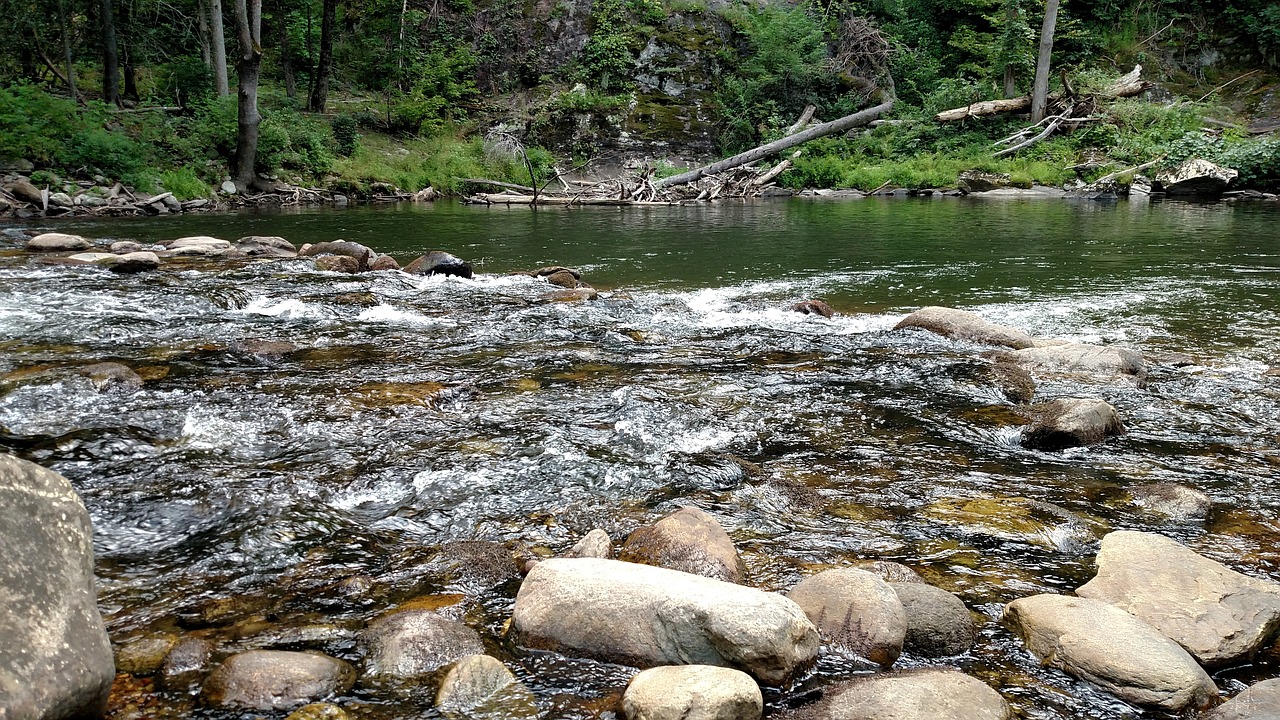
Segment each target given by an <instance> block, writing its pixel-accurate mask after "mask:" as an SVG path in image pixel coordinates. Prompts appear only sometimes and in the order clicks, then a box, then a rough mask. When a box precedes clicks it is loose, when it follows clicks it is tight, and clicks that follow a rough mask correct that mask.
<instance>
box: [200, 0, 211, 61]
mask: <svg viewBox="0 0 1280 720" xmlns="http://www.w3.org/2000/svg"><path fill="white" fill-rule="evenodd" d="M196 18H197V21H196V35H197V36H199V38H200V60H201V61H202V62H203V63H204V66H205V67H206V68H211V67H212V66H213V48H211V47H209V0H199V2H198V4H197V5H196Z"/></svg>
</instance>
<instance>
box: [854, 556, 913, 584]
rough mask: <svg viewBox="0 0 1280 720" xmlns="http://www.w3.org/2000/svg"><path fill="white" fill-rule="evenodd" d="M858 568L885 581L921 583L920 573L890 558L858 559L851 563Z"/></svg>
mask: <svg viewBox="0 0 1280 720" xmlns="http://www.w3.org/2000/svg"><path fill="white" fill-rule="evenodd" d="M853 566H854V567H855V568H857V569H858V570H865V571H867V572H869V573H871V574H872V575H875V576H876V577H878V578H880V579H881V580H884V581H885V582H887V583H923V582H924V578H922V577H920V573H917V572H916V571H915V570H912V569H911V568H909V567H907V566H906V565H903V564H902V563H896V562H893V561H892V560H858V561H857V562H855V563H854V564H853Z"/></svg>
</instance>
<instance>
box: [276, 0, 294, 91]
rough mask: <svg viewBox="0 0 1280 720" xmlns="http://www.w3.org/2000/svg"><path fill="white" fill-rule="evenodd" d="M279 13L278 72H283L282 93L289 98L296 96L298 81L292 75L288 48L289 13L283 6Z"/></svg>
mask: <svg viewBox="0 0 1280 720" xmlns="http://www.w3.org/2000/svg"><path fill="white" fill-rule="evenodd" d="M276 12H277V14H278V15H279V19H280V23H279V33H280V37H279V44H280V48H279V50H280V72H282V73H284V93H285V95H286V96H288V98H289V99H290V100H293V99H294V98H296V97H298V81H297V79H296V78H294V76H293V57H292V53H291V52H290V48H289V13H288V11H286V10H285V9H284V8H280V9H279V10H277V11H276Z"/></svg>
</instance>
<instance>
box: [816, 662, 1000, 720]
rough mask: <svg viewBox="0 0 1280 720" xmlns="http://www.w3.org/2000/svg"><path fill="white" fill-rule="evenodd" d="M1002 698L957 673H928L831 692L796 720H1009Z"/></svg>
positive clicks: (878, 678) (875, 678)
mask: <svg viewBox="0 0 1280 720" xmlns="http://www.w3.org/2000/svg"><path fill="white" fill-rule="evenodd" d="M1011 716H1012V714H1011V713H1010V711H1009V705H1008V704H1007V703H1005V701H1004V698H1002V697H1000V693H998V692H996V691H995V690H992V689H991V688H990V687H989V686H988V685H987V684H986V683H984V682H982V681H981V680H978V679H977V678H973V677H970V676H968V675H965V674H964V673H962V672H960V671H958V670H951V669H935V668H928V669H924V670H912V671H908V672H902V673H891V674H889V673H886V674H880V675H872V676H870V677H866V678H862V679H858V680H852V681H849V682H846V683H842V684H840V685H837V686H835V687H834V688H831V689H828V690H827V691H826V693H825V697H824V698H823V699H822V701H820V702H818V703H816V704H814V705H812V706H809V707H805V708H801V709H800V711H799V712H797V713H795V715H794V716H792V717H794V718H795V719H796V720H1008V718H1010V717H1011Z"/></svg>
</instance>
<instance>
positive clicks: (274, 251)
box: [236, 235, 298, 258]
mask: <svg viewBox="0 0 1280 720" xmlns="http://www.w3.org/2000/svg"><path fill="white" fill-rule="evenodd" d="M236 248H238V249H239V250H240V252H242V253H244V254H245V255H248V256H249V257H285V258H288V257H294V256H296V255H297V254H298V248H296V247H294V245H293V243H291V242H289V241H288V240H285V239H284V238H282V237H279V236H277V235H248V236H245V237H242V238H240V239H239V240H236Z"/></svg>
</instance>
